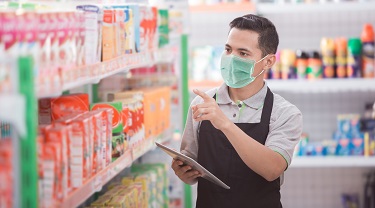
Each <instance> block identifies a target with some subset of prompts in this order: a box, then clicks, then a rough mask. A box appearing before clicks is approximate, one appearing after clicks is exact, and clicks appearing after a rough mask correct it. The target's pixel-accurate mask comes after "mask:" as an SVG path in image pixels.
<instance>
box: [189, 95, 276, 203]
mask: <svg viewBox="0 0 375 208" xmlns="http://www.w3.org/2000/svg"><path fill="white" fill-rule="evenodd" d="M215 97H216V95H215V96H214V99H215ZM272 106H273V93H272V92H271V91H270V89H269V88H267V95H266V98H265V100H264V106H263V109H262V117H261V121H260V123H236V125H237V126H238V127H239V128H240V129H241V130H242V131H244V132H245V133H246V134H247V135H249V136H250V137H252V138H253V139H255V140H256V141H258V142H259V143H261V144H263V145H264V144H265V142H266V139H267V135H268V132H269V124H270V118H271V112H272ZM198 142H199V143H198V144H199V146H198V147H199V148H198V162H199V163H200V164H201V165H202V166H203V167H205V168H206V169H207V170H209V171H210V172H211V173H213V174H214V175H215V176H216V177H218V178H219V179H220V180H222V181H223V182H224V183H226V184H227V185H228V186H230V189H229V190H227V189H224V188H221V187H220V186H218V185H216V184H214V183H212V182H209V181H207V180H206V179H203V178H199V179H198V198H197V204H196V206H197V208H220V207H223V208H232V207H234V208H242V207H249V208H281V207H282V205H281V202H280V178H278V179H276V180H274V181H272V182H268V181H267V180H266V179H264V178H263V177H262V176H260V175H258V174H257V173H255V172H254V171H252V170H251V169H250V168H249V167H248V166H247V165H246V164H245V163H244V162H243V161H242V159H241V158H240V156H239V155H238V153H237V152H236V150H235V149H234V148H233V146H232V144H231V143H230V142H229V140H228V139H227V137H226V136H225V135H224V133H223V132H221V131H220V130H218V129H216V128H215V127H214V126H213V125H212V124H211V122H210V121H202V123H201V126H200V130H199V139H198Z"/></svg>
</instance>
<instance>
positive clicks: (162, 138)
mask: <svg viewBox="0 0 375 208" xmlns="http://www.w3.org/2000/svg"><path fill="white" fill-rule="evenodd" d="M171 138H172V129H168V130H166V131H165V132H163V133H161V134H160V135H158V136H155V137H151V138H147V139H146V140H144V141H143V142H142V143H140V144H138V147H136V148H132V149H129V150H128V151H126V152H125V153H124V155H122V156H121V157H119V158H117V159H116V160H115V161H114V162H112V163H111V164H110V165H108V166H107V167H105V168H104V169H103V170H101V171H100V172H99V173H97V174H96V175H95V176H93V177H91V178H90V179H89V180H88V181H87V182H86V183H85V184H83V186H81V187H80V188H78V189H76V190H74V191H73V192H72V193H70V194H69V196H68V197H67V198H66V199H65V200H64V201H63V202H62V203H61V204H59V205H56V206H57V207H77V206H79V205H80V204H82V203H83V202H84V201H86V200H87V199H88V198H89V197H90V196H92V195H93V194H94V193H95V192H98V191H100V190H101V189H102V187H103V186H104V185H105V184H106V183H108V182H109V181H110V180H111V179H112V178H113V177H115V176H116V175H117V174H119V173H120V172H121V171H123V170H124V169H125V168H127V167H130V166H131V165H132V163H133V162H134V161H136V160H137V159H138V158H140V157H142V155H144V154H146V153H147V152H148V151H150V150H153V149H154V148H155V147H156V145H155V141H157V142H166V141H168V140H169V139H171ZM140 147H141V148H140Z"/></svg>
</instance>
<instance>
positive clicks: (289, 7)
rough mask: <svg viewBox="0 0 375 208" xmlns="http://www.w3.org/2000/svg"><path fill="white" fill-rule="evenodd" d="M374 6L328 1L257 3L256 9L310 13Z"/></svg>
mask: <svg viewBox="0 0 375 208" xmlns="http://www.w3.org/2000/svg"><path fill="white" fill-rule="evenodd" d="M374 8H375V2H338V3H334V2H330V3H284V4H282V3H281V4H275V3H259V4H257V5H256V11H257V13H259V14H274V13H277V14H281V13H312V14H315V13H316V12H319V13H320V12H337V11H349V12H352V11H358V12H360V11H369V10H371V11H372V10H373V9H374Z"/></svg>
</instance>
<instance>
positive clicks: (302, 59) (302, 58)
mask: <svg viewBox="0 0 375 208" xmlns="http://www.w3.org/2000/svg"><path fill="white" fill-rule="evenodd" d="M296 56H297V59H296V71H297V78H298V79H306V71H307V60H308V58H309V56H308V55H307V53H306V52H304V51H302V50H297V51H296Z"/></svg>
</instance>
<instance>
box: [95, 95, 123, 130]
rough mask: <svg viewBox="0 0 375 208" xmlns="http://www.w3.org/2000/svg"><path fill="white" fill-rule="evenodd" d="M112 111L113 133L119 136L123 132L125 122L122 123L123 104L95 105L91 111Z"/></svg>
mask: <svg viewBox="0 0 375 208" xmlns="http://www.w3.org/2000/svg"><path fill="white" fill-rule="evenodd" d="M107 108H109V109H112V111H113V117H112V133H113V134H117V133H121V132H122V131H123V121H122V102H108V103H94V104H91V106H90V109H91V110H98V109H107Z"/></svg>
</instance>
